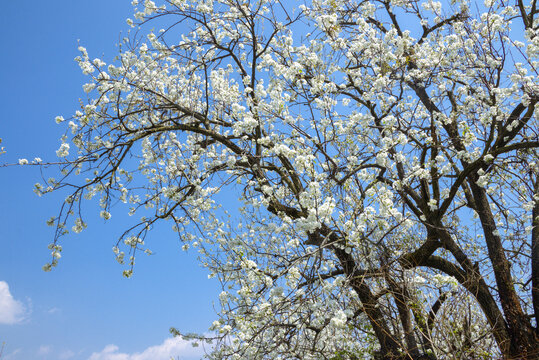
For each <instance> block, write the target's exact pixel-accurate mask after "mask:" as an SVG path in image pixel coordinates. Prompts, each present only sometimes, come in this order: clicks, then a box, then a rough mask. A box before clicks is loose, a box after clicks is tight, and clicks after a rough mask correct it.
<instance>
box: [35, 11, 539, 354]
mask: <svg viewBox="0 0 539 360" xmlns="http://www.w3.org/2000/svg"><path fill="white" fill-rule="evenodd" d="M134 5H135V7H136V8H137V10H136V14H135V18H136V20H134V21H132V20H128V24H130V25H131V26H132V27H134V28H136V30H137V31H136V32H135V35H133V36H129V37H128V38H127V39H125V41H124V42H123V43H122V44H121V51H120V53H119V55H118V58H117V60H116V61H115V62H114V63H113V64H111V65H108V66H107V65H106V64H105V63H104V62H103V61H102V60H100V59H94V60H92V59H91V58H90V57H89V55H88V54H87V52H86V50H85V49H84V48H82V47H81V48H80V51H81V55H80V57H78V58H77V61H78V62H79V64H80V67H81V68H82V70H83V72H84V73H85V74H88V76H89V77H90V78H91V80H90V82H89V83H88V84H86V85H84V90H85V91H86V92H88V93H89V99H88V101H87V103H86V104H83V105H82V108H81V110H80V111H78V112H77V113H76V114H75V115H74V116H73V118H72V119H71V120H69V129H68V130H67V132H66V136H65V137H64V138H63V140H62V145H61V147H60V149H59V150H58V156H60V157H61V158H62V159H65V161H64V165H63V166H62V174H63V176H62V178H61V179H60V180H51V181H50V182H49V183H48V184H45V185H37V191H38V192H48V191H53V190H56V189H60V188H64V187H70V188H72V189H73V190H72V193H71V195H70V196H69V197H68V198H67V199H66V202H65V204H64V205H63V207H62V211H61V212H60V214H59V216H57V217H54V218H53V219H51V221H50V223H51V224H52V225H55V226H56V228H57V237H56V239H55V241H54V243H53V244H51V249H52V251H53V259H54V260H53V261H52V262H51V264H49V265H48V266H47V268H48V269H50V267H52V266H55V265H56V264H57V260H56V259H57V258H59V253H60V251H61V245H60V243H59V242H58V238H59V237H60V236H61V235H63V234H65V233H67V231H68V230H67V229H69V228H72V229H73V230H74V231H76V232H77V231H80V230H82V229H83V228H84V227H85V226H86V224H85V222H84V220H83V217H82V211H81V202H83V201H84V200H85V199H90V198H93V197H98V198H99V199H100V200H99V201H100V205H101V207H102V211H101V216H102V217H104V218H105V219H108V218H110V217H111V215H110V212H111V205H112V204H115V203H117V202H118V200H119V201H122V202H124V203H127V204H129V206H131V208H132V209H131V213H132V214H138V215H137V218H139V219H140V222H139V223H136V224H134V225H133V226H132V227H131V228H129V229H128V230H127V231H126V232H125V233H124V234H123V235H122V236H121V238H120V241H119V242H118V244H117V246H115V247H114V251H115V253H116V254H117V257H118V260H119V261H120V262H121V263H124V262H127V265H126V266H127V270H126V271H125V274H126V275H127V276H129V275H130V274H131V271H132V267H133V264H134V257H135V254H136V253H137V252H139V251H140V250H145V251H148V252H149V251H150V250H149V249H148V248H147V247H146V246H147V244H146V243H145V237H146V233H147V232H149V231H151V229H152V226H153V225H154V224H155V223H156V222H157V221H161V220H162V221H169V222H170V223H171V225H173V228H174V230H175V231H176V232H177V234H178V236H179V237H180V238H181V240H182V242H183V243H184V245H183V246H184V248H189V247H192V248H196V249H197V250H198V251H199V253H200V259H201V261H202V263H203V265H204V266H205V267H207V268H208V269H209V271H210V272H211V276H216V277H217V278H218V279H219V280H220V281H221V283H222V286H223V292H222V293H221V294H220V296H219V300H220V303H221V304H220V307H219V314H218V316H219V318H218V320H216V321H215V322H214V324H213V326H212V328H211V330H212V331H213V332H214V334H216V338H217V339H218V341H217V343H216V344H214V345H213V352H212V353H211V354H209V356H210V358H213V359H296V358H297V359H363V358H379V359H456V358H459V359H471V358H486V359H490V358H497V357H500V358H501V357H503V358H515V359H516V358H518V359H537V358H539V350H538V349H539V336H538V335H539V330H538V326H537V323H538V321H537V319H538V317H539V244H538V242H539V156H538V155H539V154H538V147H539V122H538V120H537V112H538V110H537V104H538V102H539V81H538V73H537V68H538V66H539V61H538V60H539V59H538V55H539V36H537V35H538V32H539V30H538V29H539V21H538V20H537V19H536V18H537V13H538V10H537V7H536V1H535V0H532V1H531V2H529V3H524V2H523V1H522V0H517V2H516V4H510V3H508V2H506V1H500V0H487V1H486V2H485V3H483V2H468V1H467V0H452V1H451V2H443V3H440V2H435V1H432V0H425V1H422V0H417V1H407V0H403V1H400V0H395V1H393V0H384V1H375V0H369V1H354V0H353V1H344V0H330V1H319V0H314V1H306V2H296V1H284V2H283V1H274V0H259V1H254V0H253V1H240V0H220V1H212V0H205V1H202V0H201V1H198V2H197V1H187V0H169V1H164V2H162V3H158V4H155V3H154V2H152V1H144V2H142V1H141V2H140V4H138V3H137V1H136V0H135V1H134ZM150 26H155V27H157V28H162V29H163V30H156V31H155V32H154V31H153V30H147V29H148V28H149V27H150ZM145 31H146V32H145ZM57 120H58V121H59V122H63V121H64V119H63V118H62V117H58V118H57ZM66 122H67V121H66ZM70 151H71V152H72V154H71V155H70V154H69V152H70ZM140 216H142V218H140ZM72 222H73V225H72ZM148 239H149V238H148ZM148 247H149V248H150V249H151V244H149V246H148ZM125 254H127V257H126V255H125ZM182 330H184V329H182Z"/></svg>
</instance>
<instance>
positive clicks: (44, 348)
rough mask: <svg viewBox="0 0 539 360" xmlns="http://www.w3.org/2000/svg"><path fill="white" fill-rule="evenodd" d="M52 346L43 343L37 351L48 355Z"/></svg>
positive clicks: (39, 353)
mask: <svg viewBox="0 0 539 360" xmlns="http://www.w3.org/2000/svg"><path fill="white" fill-rule="evenodd" d="M51 349H52V348H51V346H50V345H41V346H40V347H39V350H38V351H37V353H38V355H47V354H48V353H50V352H51Z"/></svg>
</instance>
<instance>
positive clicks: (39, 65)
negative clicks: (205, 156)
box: [0, 0, 219, 360]
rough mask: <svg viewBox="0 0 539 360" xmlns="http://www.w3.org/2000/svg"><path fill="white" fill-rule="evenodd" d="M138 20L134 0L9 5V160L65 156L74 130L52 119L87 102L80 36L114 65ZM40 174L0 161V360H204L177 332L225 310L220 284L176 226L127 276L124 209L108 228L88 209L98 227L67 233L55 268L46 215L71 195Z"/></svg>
mask: <svg viewBox="0 0 539 360" xmlns="http://www.w3.org/2000/svg"><path fill="white" fill-rule="evenodd" d="M128 17H132V7H131V5H130V1H128V0H92V1H90V0H49V1H8V2H4V3H3V4H2V11H1V12H0V33H1V34H2V50H1V52H0V53H1V56H0V138H2V139H3V143H2V145H1V146H4V147H5V148H6V150H7V153H6V154H4V155H2V156H0V164H1V163H10V162H11V163H12V162H17V161H18V159H19V158H27V159H29V160H32V159H33V158H34V157H40V158H42V159H43V160H44V161H47V160H49V161H51V160H52V161H54V160H55V159H56V155H55V151H56V150H57V149H58V146H59V143H60V142H59V138H60V136H61V135H62V134H63V132H64V127H62V126H59V125H56V123H55V122H54V117H55V116H57V115H63V116H64V117H66V118H68V117H70V116H71V115H72V114H73V113H74V112H75V110H77V108H78V106H79V104H78V99H79V98H85V94H84V92H83V91H82V88H81V86H82V84H84V83H85V77H84V76H83V75H82V74H81V72H80V69H79V68H78V66H77V64H76V63H75V62H74V61H73V58H74V57H75V56H78V55H79V53H78V51H77V46H78V43H77V40H79V39H80V44H81V45H82V46H85V47H86V48H87V49H88V52H89V54H90V57H92V58H94V57H100V58H102V59H103V60H105V61H106V62H111V60H112V59H113V58H114V56H115V55H116V54H117V48H116V46H115V44H116V43H118V39H119V38H120V37H121V36H124V35H125V34H126V31H127V30H128V29H129V27H128V26H127V24H126V22H125V20H126V19H127V18H128ZM121 34H123V35H121ZM45 175H46V176H47V177H48V176H55V174H54V170H53V169H50V170H49V172H45ZM38 181H40V170H39V168H38V167H32V166H23V167H20V166H17V167H7V168H0V199H1V200H0V201H1V207H0V246H1V247H0V346H1V344H2V342H5V347H4V349H3V354H2V356H1V357H0V359H2V360H26V359H38V360H46V359H51V360H52V359H83V360H85V359H89V360H145V359H156V360H160V359H167V360H168V359H169V358H170V357H171V356H173V357H174V358H175V359H198V358H199V357H200V354H201V351H200V350H199V349H193V348H192V347H191V346H190V344H187V343H185V342H184V341H180V340H177V339H172V338H171V337H170V334H169V332H168V329H169V328H170V327H171V326H174V327H176V328H178V329H179V330H181V331H185V332H191V331H194V332H205V331H206V330H207V329H208V327H209V326H210V324H211V322H212V321H213V320H214V318H215V313H214V308H213V303H217V294H218V293H219V288H218V284H217V283H216V281H213V280H208V278H207V273H206V271H205V270H204V269H202V268H200V267H199V265H198V263H197V261H196V253H194V252H188V253H184V252H182V251H181V250H180V244H179V243H178V241H177V239H176V238H175V236H174V234H173V233H172V232H171V231H169V229H168V227H167V228H164V227H163V228H162V229H157V230H156V231H154V232H152V233H151V234H150V235H149V237H148V238H147V240H148V243H149V245H150V248H151V249H152V250H153V251H154V252H155V255H152V256H149V257H144V256H139V258H138V259H137V265H136V268H135V274H134V277H133V278H131V279H125V278H123V277H122V270H123V269H124V268H122V267H121V266H120V265H118V264H117V263H116V261H115V259H114V256H113V253H112V250H111V249H112V246H113V245H114V244H115V241H116V238H117V237H118V236H119V235H120V234H121V233H122V229H123V228H125V227H126V226H127V225H128V224H127V223H126V222H125V221H124V218H123V217H122V216H121V215H120V214H116V213H115V212H113V213H112V215H113V218H112V219H111V220H110V221H109V222H107V223H106V224H105V223H104V222H103V220H100V219H99V217H98V216H97V212H98V211H97V206H96V207H95V208H92V207H91V206H90V207H88V209H87V210H88V211H87V213H89V214H90V216H89V217H88V218H87V219H86V220H87V221H88V223H89V227H88V229H87V230H85V231H83V232H82V233H81V234H78V235H68V237H66V238H64V239H63V242H62V246H63V248H64V251H63V254H62V255H63V257H62V259H61V261H60V264H59V266H58V267H57V268H56V269H54V270H53V271H52V272H51V273H45V272H43V271H42V270H41V267H42V266H43V265H44V264H45V263H46V262H48V261H49V260H50V254H49V250H48V249H47V245H48V244H49V243H50V242H51V240H52V238H53V229H52V228H50V227H47V226H46V224H45V221H46V219H48V218H49V217H51V216H53V215H56V214H57V211H58V209H59V206H60V204H61V202H62V199H63V197H64V196H66V195H67V194H53V195H49V196H44V197H42V198H39V197H38V196H37V195H35V194H34V193H33V191H32V188H33V185H34V184H35V183H36V182H38ZM114 220H116V221H114Z"/></svg>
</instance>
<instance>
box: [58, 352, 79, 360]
mask: <svg viewBox="0 0 539 360" xmlns="http://www.w3.org/2000/svg"><path fill="white" fill-rule="evenodd" d="M75 355H76V354H75V353H74V352H73V351H71V350H66V351H63V352H61V353H60V355H59V358H60V359H62V360H67V359H71V358H72V357H73V356H75Z"/></svg>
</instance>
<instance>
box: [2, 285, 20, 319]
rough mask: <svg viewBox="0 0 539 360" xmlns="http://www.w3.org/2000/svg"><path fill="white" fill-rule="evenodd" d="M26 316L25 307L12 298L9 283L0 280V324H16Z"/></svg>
mask: <svg viewBox="0 0 539 360" xmlns="http://www.w3.org/2000/svg"><path fill="white" fill-rule="evenodd" d="M25 317H26V307H25V306H24V305H23V303H22V302H20V301H17V300H15V299H14V298H13V296H12V295H11V293H10V292H9V285H8V284H7V282H5V281H0V324H17V323H20V322H23V321H24V320H25Z"/></svg>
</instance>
